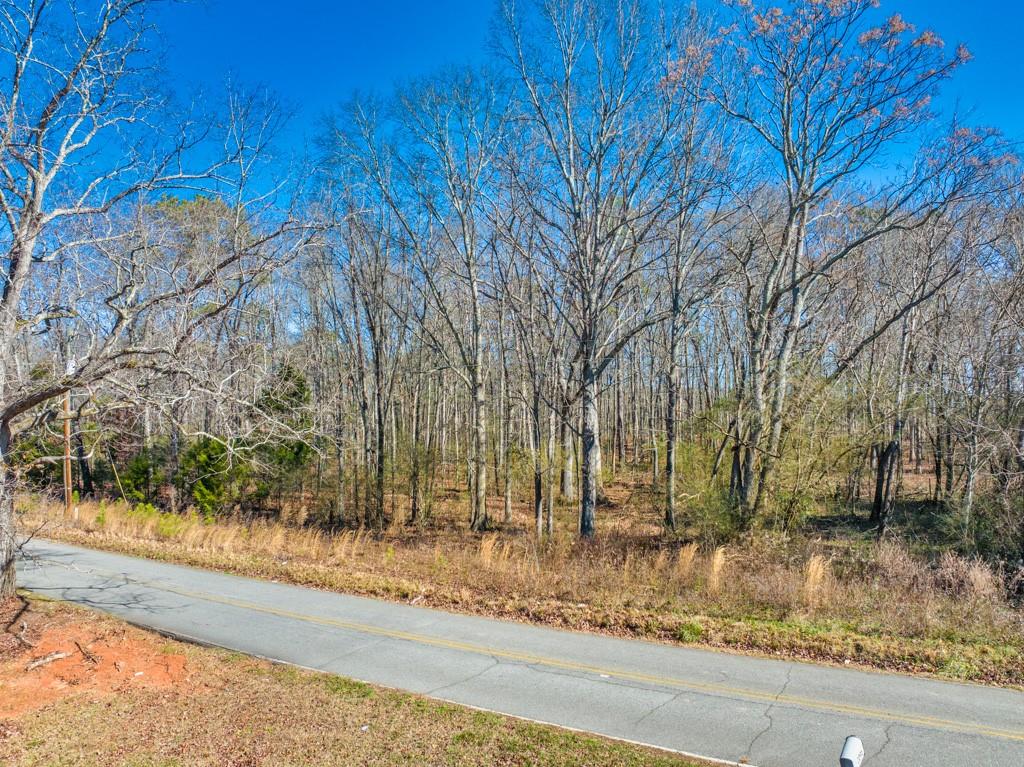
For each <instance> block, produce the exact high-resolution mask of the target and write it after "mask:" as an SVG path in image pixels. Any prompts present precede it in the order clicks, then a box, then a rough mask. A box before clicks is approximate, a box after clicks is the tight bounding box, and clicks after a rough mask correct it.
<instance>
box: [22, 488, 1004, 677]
mask: <svg viewBox="0 0 1024 767" xmlns="http://www.w3.org/2000/svg"><path fill="white" fill-rule="evenodd" d="M645 492H646V491H645V490H644V488H643V487H642V486H639V485H633V486H627V485H621V486H615V487H611V488H609V489H608V495H609V500H608V502H607V503H606V504H604V505H602V507H601V508H600V509H599V528H598V536H597V540H596V541H595V542H591V543H581V542H579V541H578V540H577V539H576V538H575V536H574V535H572V527H573V520H572V516H571V515H572V514H573V511H572V509H570V508H566V509H562V510H560V512H559V513H560V515H561V516H560V517H559V519H558V521H557V527H556V534H555V535H554V536H553V538H551V539H550V540H549V541H547V542H546V543H544V544H543V545H537V543H536V540H535V538H534V536H532V535H531V534H530V532H529V531H530V529H531V521H532V520H531V519H530V516H529V510H528V508H527V505H526V504H525V503H518V504H516V505H515V506H514V508H513V519H512V520H511V522H510V523H505V524H502V525H500V526H499V527H498V529H496V530H494V531H492V532H488V533H485V534H482V535H470V534H469V533H467V532H466V531H465V528H464V524H465V522H464V516H465V514H464V511H465V507H464V499H462V498H461V497H460V496H459V495H458V494H457V493H456V492H455V491H454V490H453V491H452V493H451V495H450V497H449V498H448V499H447V500H442V501H441V502H439V503H437V504H436V505H435V509H434V512H433V517H432V519H431V521H430V523H429V524H426V525H419V526H410V525H406V524H403V523H402V522H401V519H400V515H396V516H397V517H398V519H396V520H395V522H394V524H392V525H391V526H390V527H389V528H388V529H387V530H384V531H378V532H375V533H371V532H368V531H365V530H342V531H337V532H334V533H328V532H324V531H323V530H321V529H319V528H315V527H302V526H295V525H283V524H276V523H265V522H255V523H253V522H243V521H232V520H218V521H207V520H203V519H201V518H197V517H195V516H181V515H170V514H166V513H164V514H161V513H158V512H156V511H155V510H153V509H148V510H141V511H140V510H137V509H136V510H131V509H129V508H128V507H127V506H126V505H124V504H111V503H104V504H96V503H85V504H82V505H81V506H80V507H79V509H78V512H77V516H76V517H74V518H70V519H65V518H64V517H63V510H62V509H61V508H60V507H58V506H56V505H54V504H53V503H52V501H48V500H46V499H45V498H42V497H38V496H33V497H24V498H22V499H21V501H20V503H19V509H20V512H21V514H20V519H21V526H22V530H23V531H25V532H27V533H33V534H38V535H40V536H43V537H48V538H52V539H54V540H61V541H65V542H68V543H75V544H79V545H84V546H90V547H93V548H100V549H107V550H111V551H117V552H121V553H126V554H133V555H137V556H142V557H148V558H152V559H161V560H165V561H171V562H178V563H183V564H189V565H193V566H198V567H206V568H210V569H215V570H221V571H225V572H232V573H237V574H241V575H248V576H255V577H263V578H268V579H275V580H280V581H283V582H290V583H295V584H299V585H305V586H312V587H317V588H323V589H328V590H333V591H338V592H343V593H351V594H359V595H364V596H371V597H377V598H382V599H389V600H393V601H402V602H407V603H411V604H419V605H423V606H429V607H437V608H444V609H450V610H455V611H460V612H467V613H476V614H481V615H487V616H490V617H498V618H504V619H511V620H519V621H528V622H534V623H540V624H546V625H551V626H557V627H561V628H568V629H575V630H584V631H596V632H602V633H608V634H613V635H618V636H628V637H638V638H645V639H651V640H658V641H667V642H673V643H682V644H693V645H703V646H708V647H714V648H720V649H727V650H731V651H739V652H746V653H754V654H762V655H767V656H774V657H783V658H793V659H799V660H813V661H817V662H826V663H833V664H839V665H846V666H850V665H853V666H860V667H867V668H876V669H885V670H890V671H901V672H907V673H923V674H931V675H936V676H939V677H942V678H947V679H957V680H963V681H975V682H983V683H990V684H1001V685H1010V686H1017V687H1021V686H1024V611H1022V610H1021V609H1020V608H1019V606H1016V605H1014V604H1013V603H1012V602H1011V601H1010V595H1009V594H1008V593H1007V591H1006V587H1005V582H1006V580H1005V574H999V573H995V572H993V571H992V570H991V569H990V568H988V567H987V566H985V565H984V564H983V563H981V562H978V561H976V560H971V559H965V558H961V557H958V556H956V555H952V554H943V555H942V556H940V557H933V558H931V559H928V558H926V557H924V556H921V555H919V554H914V553H911V549H910V547H909V546H908V545H906V543H904V542H899V541H890V542H886V543H883V544H881V545H878V544H875V543H874V541H873V535H872V533H871V531H870V530H869V529H868V526H867V524H866V521H865V520H864V519H862V518H861V515H859V514H854V513H851V514H847V515H845V516H836V515H832V516H829V517H823V518H821V519H811V520H810V521H808V522H807V526H808V527H809V528H810V529H811V530H812V531H813V533H814V535H813V537H812V536H808V535H804V536H800V537H792V538H779V537H778V536H775V537H769V536H760V537H756V538H752V539H750V540H747V541H744V542H741V543H736V544H730V545H728V546H717V547H714V546H712V547H707V546H703V547H699V546H697V545H696V544H695V543H687V541H686V538H685V537H684V536H677V537H668V536H665V535H664V534H662V533H660V528H659V525H658V514H657V511H656V510H655V509H654V505H653V504H652V503H651V502H650V499H646V498H645V497H644V493H645ZM492 503H493V504H494V505H493V507H492V508H491V514H492V515H493V516H494V517H495V518H497V519H500V518H501V515H502V509H501V499H497V498H495V499H492ZM396 505H399V506H400V502H399V503H398V504H396Z"/></svg>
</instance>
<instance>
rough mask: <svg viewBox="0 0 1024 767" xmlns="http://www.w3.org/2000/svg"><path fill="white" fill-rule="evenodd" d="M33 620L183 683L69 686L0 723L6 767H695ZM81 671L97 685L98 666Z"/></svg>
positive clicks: (363, 688)
mask: <svg viewBox="0 0 1024 767" xmlns="http://www.w3.org/2000/svg"><path fill="white" fill-rule="evenodd" d="M32 609H33V612H35V613H40V612H41V613H43V614H44V616H45V620H46V622H47V623H48V625H49V627H50V628H49V630H50V631H51V632H57V633H59V630H60V629H62V628H63V629H64V630H65V631H66V632H68V634H69V636H70V635H77V634H81V633H83V632H84V633H86V634H89V635H109V634H117V635H118V636H123V637H125V638H126V640H127V641H130V642H131V644H132V645H133V646H134V647H137V648H139V649H140V650H144V651H145V652H146V653H148V654H149V655H152V656H154V657H174V658H182V659H183V662H184V664H185V666H186V669H187V674H186V675H185V676H184V677H183V678H181V679H178V680H177V681H175V683H173V684H169V685H168V684H165V685H160V686H156V685H152V684H150V685H143V684H140V683H137V682H134V681H132V682H131V683H127V682H126V683H124V684H121V685H119V686H118V687H117V688H116V689H100V688H99V687H97V686H95V685H92V686H90V685H88V684H85V683H83V684H80V685H77V686H75V687H68V685H65V686H64V689H63V695H62V697H61V698H60V699H59V700H56V701H52V702H49V703H48V704H47V705H45V706H41V707H35V708H32V709H29V710H25V711H22V712H20V713H19V714H17V715H16V716H14V717H9V718H0V764H3V765H8V766H9V767H35V766H36V765H58V764H59V765H90V767H106V766H107V765H109V766H110V767H115V766H116V767H122V766H123V765H136V766H137V767H141V766H142V765H151V766H154V767H155V766H156V765H160V766H161V767H172V766H175V767H183V766H184V765H189V766H190V767H191V766H192V765H197V766H198V765H201V766H204V767H206V766H209V767H221V766H223V767H229V766H230V767H241V766H243V765H244V767H276V766H277V765H292V767H300V766H303V765H308V766H309V767H312V766H313V765H316V766H317V767H320V766H321V765H323V766H325V767H328V766H330V765H354V764H358V765H409V764H459V765H481V766H483V765H524V766H525V765H552V766H553V765H566V766H568V765H579V764H586V765H594V766H595V767H604V766H606V765H607V766H609V767H610V766H611V765H630V766H632V767H640V765H651V766H655V765H656V766H658V767H697V765H696V764H695V763H694V762H692V761H690V760H684V759H682V758H679V757H675V756H672V755H668V754H665V753H662V752H657V751H654V750H651V749H645V748H641V747H637V746H632V745H627V744H622V743H616V742H613V741H609V740H605V739H602V738H598V737H589V736H584V735H579V734H575V733H571V732H567V731H564V730H560V729H558V728H555V727H548V726H542V725H536V724H531V723H528V722H522V721H518V720H515V719H511V718H509V717H503V716H498V715H496V714H489V713H483V712H479V711H472V710H470V709H466V708H461V707H459V706H454V705H448V704H443V703H439V702H435V701H431V700H428V699H426V698H422V697H419V696H416V695H409V694H404V693H399V692H393V691H386V690H381V689H378V688H375V687H372V686H370V685H366V684H361V683H359V682H353V681H350V680H348V679H344V678H341V677H336V676H330V675H326V674H315V673H310V672H305V671H299V670H296V669H294V668H290V667H286V666H273V665H271V664H269V663H267V662H264V661H257V660H255V659H251V658H246V657H244V656H240V655H235V654H231V653H227V652H223V651H218V650H210V649H204V648H198V647H192V646H189V645H184V644H181V643H179V642H171V641H167V640H165V639H162V638H161V637H159V636H157V635H156V634H151V633H149V632H145V631H141V630H138V629H134V628H131V627H129V626H127V625H125V624H123V623H121V622H119V621H115V620H114V619H112V618H107V617H103V616H100V615H97V614H94V613H90V612H87V611H85V610H81V609H74V608H71V607H68V606H63V605H38V604H35V603H34V604H33V608H32ZM29 620H30V621H31V620H32V617H31V616H29ZM26 652H30V651H26ZM97 652H98V653H99V654H101V655H102V654H103V653H105V652H106V649H105V646H104V647H99V646H98V649H97ZM23 654H24V653H23ZM70 660H71V659H69V661H70ZM101 660H102V658H101ZM76 662H77V665H78V666H79V667H80V670H81V672H82V674H84V675H85V677H86V681H88V678H90V677H91V675H94V674H95V671H94V664H91V663H89V662H86V661H85V660H83V659H81V658H79V659H77V661H76ZM8 665H9V666H11V667H12V668H14V669H16V670H17V673H20V674H23V675H25V676H29V675H30V674H32V673H35V672H24V670H23V669H24V662H23V658H22V657H21V656H20V655H19V656H14V657H12V658H9V659H7V660H6V662H5V661H4V659H3V658H2V657H0V670H3V669H4V668H5V667H6V666H8ZM128 678H129V679H134V677H133V675H131V674H128Z"/></svg>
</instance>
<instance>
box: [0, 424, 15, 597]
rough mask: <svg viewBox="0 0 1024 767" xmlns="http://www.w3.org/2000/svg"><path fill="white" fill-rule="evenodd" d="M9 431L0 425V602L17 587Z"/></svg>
mask: <svg viewBox="0 0 1024 767" xmlns="http://www.w3.org/2000/svg"><path fill="white" fill-rule="evenodd" d="M10 449H11V429H10V425H9V424H7V423H0V601H2V600H4V599H7V598H8V597H13V596H14V593H15V589H16V587H17V584H16V579H15V572H14V553H15V543H16V541H15V531H14V472H13V471H11V469H10V467H9V466H8V463H7V461H8V456H9V454H10Z"/></svg>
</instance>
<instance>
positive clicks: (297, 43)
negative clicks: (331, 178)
mask: <svg viewBox="0 0 1024 767" xmlns="http://www.w3.org/2000/svg"><path fill="white" fill-rule="evenodd" d="M780 1H781V0H780ZM704 2H705V3H713V2H715V0H704ZM494 6H495V3H494V0H420V1H419V2H417V0H377V2H372V0H364V1H363V2H348V1H347V0H336V1H335V2H331V1H330V0H289V2H277V1H275V2H271V1H269V0H200V1H199V2H195V3H187V4H173V5H169V6H166V7H165V8H166V10H164V11H162V12H161V15H160V16H159V17H158V19H157V21H158V23H159V25H160V27H161V29H162V30H163V33H164V41H165V44H166V46H167V48H168V60H167V64H168V68H169V70H170V71H169V75H170V77H171V79H172V81H173V82H174V83H175V84H176V86H177V87H179V88H180V89H181V91H182V92H183V93H188V92H191V91H193V90H195V89H202V90H205V91H210V92H216V91H217V90H218V89H219V88H220V87H221V86H222V85H223V83H224V82H225V80H226V78H227V77H228V76H229V75H230V76H232V77H233V78H234V79H236V80H238V81H240V82H242V83H246V84H250V85H257V84H258V85H264V86H267V87H269V88H270V89H271V90H272V91H274V92H275V93H276V94H277V95H278V96H279V97H280V98H281V99H282V100H283V101H284V102H285V103H287V104H288V105H289V106H291V107H293V108H295V109H296V110H297V114H296V118H297V119H296V120H295V122H294V123H293V124H292V126H291V128H290V129H289V132H288V140H289V142H294V143H295V144H296V145H300V144H301V142H302V140H303V138H312V137H313V136H314V135H315V133H316V131H317V129H318V123H319V118H320V117H321V116H322V115H323V114H324V113H325V112H326V111H327V110H329V109H330V108H332V107H333V106H335V105H336V104H338V103H339V102H341V101H343V100H344V99H345V98H346V97H348V96H349V95H351V93H352V92H353V91H354V90H357V89H358V90H362V91H374V90H377V91H386V90H388V89H389V88H390V86H391V85H392V84H394V83H395V82H398V81H401V80H405V79H407V78H409V77H416V76H421V75H426V74H429V73H430V72H432V71H434V70H435V69H437V68H439V67H441V66H444V65H446V64H452V63H464V62H471V61H478V60H480V59H482V58H483V57H484V56H485V52H486V48H487V41H488V38H489V30H490V19H491V15H492V12H493V10H494ZM882 10H883V11H884V12H886V13H894V12H898V13H901V14H902V15H903V16H904V18H905V19H907V20H908V21H910V22H912V23H914V24H916V25H917V26H918V27H919V28H924V27H928V28H931V29H934V30H935V31H936V32H937V33H938V34H939V35H940V36H941V37H942V38H943V39H944V40H945V41H946V42H947V43H950V44H955V43H958V42H964V43H966V44H967V45H968V47H969V48H970V49H971V51H972V53H973V54H974V56H975V59H974V61H972V62H971V63H970V64H969V65H967V66H966V67H965V68H964V69H963V70H961V72H960V73H959V74H958V75H957V77H956V79H955V80H954V81H953V82H952V83H950V84H949V85H948V86H947V89H946V95H947V97H948V99H949V101H948V102H947V105H948V104H950V103H953V102H956V103H957V104H958V105H959V107H960V109H961V110H962V111H971V112H972V113H973V119H972V122H976V123H981V124H985V125H991V126H994V127H997V128H1000V129H1001V130H1003V131H1004V132H1005V133H1006V134H1007V135H1008V136H1009V137H1011V138H1013V139H1015V140H1021V141H1024V59H1022V56H1021V39H1020V38H1021V34H1022V32H1024V0H975V2H972V3H964V2H963V1H962V0H882Z"/></svg>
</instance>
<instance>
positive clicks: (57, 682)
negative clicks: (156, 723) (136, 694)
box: [0, 598, 187, 724]
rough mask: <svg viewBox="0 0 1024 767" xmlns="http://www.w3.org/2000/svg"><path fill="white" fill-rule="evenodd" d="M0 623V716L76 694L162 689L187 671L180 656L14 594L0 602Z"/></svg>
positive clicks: (135, 635) (131, 633) (181, 678)
mask: <svg viewBox="0 0 1024 767" xmlns="http://www.w3.org/2000/svg"><path fill="white" fill-rule="evenodd" d="M0 629H3V631H2V633H0V720H3V719H4V718H14V717H17V716H18V715H20V714H22V713H25V712H27V711H32V710H34V709H37V708H41V707H42V706H45V705H47V704H48V703H51V702H53V701H56V700H60V699H61V698H64V697H67V696H69V695H73V694H77V693H79V692H86V693H88V694H90V695H92V696H102V695H111V694H114V693H117V692H120V691H127V690H128V689H131V688H132V687H139V686H141V687H158V688H159V687H168V686H171V685H174V684H177V683H179V682H182V681H184V680H185V679H186V676H187V670H186V668H185V656H184V655H179V654H174V653H165V652H163V651H161V648H160V647H159V646H158V645H157V644H156V643H155V642H154V641H153V640H152V639H149V638H148V637H146V636H145V635H143V634H142V633H141V632H136V631H135V630H133V629H130V628H127V627H121V626H118V625H117V624H115V623H113V622H111V623H110V624H108V623H107V622H106V621H103V620H99V621H97V620H96V619H95V618H94V617H93V616H82V615H76V614H75V613H74V612H73V611H70V610H68V609H67V608H59V607H50V608H47V609H41V608H39V607H37V606H36V605H34V604H33V603H26V602H25V601H23V600H21V599H20V598H15V599H12V600H9V601H8V602H7V603H5V604H2V605H0ZM62 654H63V655H62ZM33 666H34V667H33ZM0 724H2V721H0Z"/></svg>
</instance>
